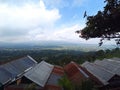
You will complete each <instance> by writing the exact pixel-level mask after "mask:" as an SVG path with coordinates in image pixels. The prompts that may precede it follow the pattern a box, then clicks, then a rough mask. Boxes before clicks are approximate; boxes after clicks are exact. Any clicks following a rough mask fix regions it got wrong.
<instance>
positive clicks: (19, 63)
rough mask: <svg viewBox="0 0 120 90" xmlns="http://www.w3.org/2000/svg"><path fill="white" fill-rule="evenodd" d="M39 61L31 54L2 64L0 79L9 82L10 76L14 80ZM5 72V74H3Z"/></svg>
mask: <svg viewBox="0 0 120 90" xmlns="http://www.w3.org/2000/svg"><path fill="white" fill-rule="evenodd" d="M36 64H37V62H36V61H35V60H34V59H32V58H31V57H30V56H27V57H23V58H20V59H17V60H14V61H11V62H9V63H6V64H4V65H1V66H0V68H1V69H0V72H1V74H0V79H1V80H3V79H4V81H5V82H7V80H8V78H10V79H11V80H12V81H13V80H15V79H16V78H17V77H18V76H19V75H21V74H23V73H24V72H26V71H27V70H28V69H30V68H31V67H33V66H34V65H36ZM2 74H3V75H2ZM4 77H6V78H7V79H6V78H4Z"/></svg>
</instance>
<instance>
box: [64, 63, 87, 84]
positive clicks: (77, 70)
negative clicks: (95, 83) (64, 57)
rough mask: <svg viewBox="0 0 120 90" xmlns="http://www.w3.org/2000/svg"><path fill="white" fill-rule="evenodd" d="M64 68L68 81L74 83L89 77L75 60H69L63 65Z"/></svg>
mask: <svg viewBox="0 0 120 90" xmlns="http://www.w3.org/2000/svg"><path fill="white" fill-rule="evenodd" d="M64 70H65V73H66V75H67V76H68V78H69V79H70V81H72V83H74V84H80V83H81V82H82V81H84V80H87V79H88V78H89V76H88V75H87V74H86V73H85V72H84V71H83V70H82V68H81V67H80V66H79V65H78V64H76V63H75V62H70V63H69V64H67V65H65V67H64Z"/></svg>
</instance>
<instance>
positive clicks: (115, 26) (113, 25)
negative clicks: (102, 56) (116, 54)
mask: <svg viewBox="0 0 120 90" xmlns="http://www.w3.org/2000/svg"><path fill="white" fill-rule="evenodd" d="M105 3H106V6H105V7H104V10H103V11H98V13H97V14H96V15H94V16H87V22H86V27H85V28H83V29H82V30H80V31H77V33H79V34H80V37H81V38H84V39H86V40H88V39H89V38H96V37H97V38H101V39H100V43H99V45H100V46H101V45H102V44H103V40H105V39H107V40H111V39H114V40H115V41H116V44H117V45H120V0H105Z"/></svg>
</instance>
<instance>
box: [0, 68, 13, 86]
mask: <svg viewBox="0 0 120 90" xmlns="http://www.w3.org/2000/svg"><path fill="white" fill-rule="evenodd" d="M11 77H12V75H11V73H9V72H8V71H6V70H5V69H4V68H2V67H0V83H1V84H3V85H4V84H5V83H7V82H9V81H10V80H11Z"/></svg>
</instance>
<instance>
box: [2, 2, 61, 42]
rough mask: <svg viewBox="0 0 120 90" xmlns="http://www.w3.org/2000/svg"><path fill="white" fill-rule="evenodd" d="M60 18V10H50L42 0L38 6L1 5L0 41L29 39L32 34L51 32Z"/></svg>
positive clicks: (31, 4)
mask: <svg viewBox="0 0 120 90" xmlns="http://www.w3.org/2000/svg"><path fill="white" fill-rule="evenodd" d="M60 18H61V15H60V13H59V10H58V9H56V8H53V9H49V10H48V9H47V8H46V6H45V5H44V2H43V1H42V0H40V2H39V3H38V4H35V3H25V4H24V5H22V6H11V5H8V3H0V41H8V40H9V39H11V40H13V41H14V40H15V41H17V38H18V41H19V40H20V38H21V39H22V40H23V38H24V37H25V38H27V39H29V37H30V36H29V35H31V34H30V33H31V32H33V33H34V32H36V29H37V30H38V31H37V32H41V31H44V30H47V29H49V30H50V29H51V28H52V27H54V24H55V22H57V20H59V19H60ZM39 28H40V29H39ZM34 30H35V31H34Z"/></svg>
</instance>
